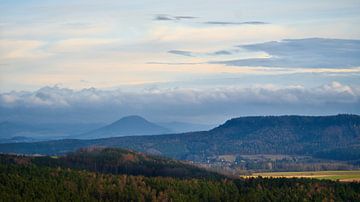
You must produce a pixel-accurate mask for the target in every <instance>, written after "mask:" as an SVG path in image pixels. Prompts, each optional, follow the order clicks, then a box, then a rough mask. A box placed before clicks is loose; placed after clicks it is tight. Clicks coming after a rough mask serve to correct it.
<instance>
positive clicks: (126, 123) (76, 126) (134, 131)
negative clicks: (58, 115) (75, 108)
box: [0, 115, 213, 143]
mask: <svg viewBox="0 0 360 202" xmlns="http://www.w3.org/2000/svg"><path fill="white" fill-rule="evenodd" d="M211 128H213V126H212V125H206V124H194V123H184V122H161V123H152V122H150V121H148V120H146V119H145V118H143V117H140V116H136V115H133V116H126V117H123V118H121V119H119V120H117V121H115V122H113V123H111V124H108V125H106V124H103V123H22V122H14V121H4V122H0V143H14V142H33V141H44V140H54V139H65V138H79V139H95V138H107V137H121V136H134V135H135V136H137V135H159V134H168V133H182V132H190V131H203V130H209V129H211Z"/></svg>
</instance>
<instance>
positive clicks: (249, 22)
mask: <svg viewBox="0 0 360 202" xmlns="http://www.w3.org/2000/svg"><path fill="white" fill-rule="evenodd" d="M204 24H208V25H267V24H270V23H268V22H261V21H247V22H227V21H208V22H204Z"/></svg>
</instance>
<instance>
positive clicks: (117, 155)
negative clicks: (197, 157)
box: [1, 147, 223, 179]
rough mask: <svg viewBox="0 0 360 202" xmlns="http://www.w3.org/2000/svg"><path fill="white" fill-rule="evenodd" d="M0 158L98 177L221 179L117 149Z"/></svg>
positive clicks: (164, 159) (192, 167)
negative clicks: (59, 154)
mask: <svg viewBox="0 0 360 202" xmlns="http://www.w3.org/2000/svg"><path fill="white" fill-rule="evenodd" d="M1 158H2V161H3V162H6V163H9V162H10V163H13V162H19V161H22V162H27V163H28V164H29V165H37V166H47V167H55V168H57V167H62V168H72V169H78V170H88V171H93V172H99V173H111V174H127V175H142V176H152V177H156V176H163V177H176V178H209V179H219V178H223V176H220V175H219V174H216V173H213V172H209V171H206V170H204V169H200V168H198V167H195V166H193V165H190V164H186V163H183V162H180V161H177V160H172V159H168V158H164V157H159V156H153V155H146V154H143V153H138V152H134V151H130V150H124V149H119V148H96V147H91V148H84V149H80V150H78V151H76V152H71V153H69V154H66V155H64V156H57V157H56V158H53V157H49V156H40V157H39V156H37V157H34V156H12V155H2V156H1Z"/></svg>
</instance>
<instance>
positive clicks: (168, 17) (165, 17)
mask: <svg viewBox="0 0 360 202" xmlns="http://www.w3.org/2000/svg"><path fill="white" fill-rule="evenodd" d="M195 18H198V17H194V16H185V15H183V16H181V15H179V16H173V15H167V14H158V15H156V16H155V17H154V20H158V21H171V20H191V19H195Z"/></svg>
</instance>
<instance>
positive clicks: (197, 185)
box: [0, 149, 360, 201]
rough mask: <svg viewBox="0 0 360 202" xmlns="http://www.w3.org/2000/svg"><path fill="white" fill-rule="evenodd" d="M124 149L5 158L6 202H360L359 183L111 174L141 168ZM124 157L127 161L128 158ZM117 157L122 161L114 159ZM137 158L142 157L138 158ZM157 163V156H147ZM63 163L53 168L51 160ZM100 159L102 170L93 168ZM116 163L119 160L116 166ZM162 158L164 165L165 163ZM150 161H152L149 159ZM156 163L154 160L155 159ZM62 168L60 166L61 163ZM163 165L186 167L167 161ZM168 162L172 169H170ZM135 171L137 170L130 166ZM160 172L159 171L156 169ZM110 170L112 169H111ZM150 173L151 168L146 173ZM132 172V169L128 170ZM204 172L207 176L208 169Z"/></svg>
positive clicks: (1, 168)
mask: <svg viewBox="0 0 360 202" xmlns="http://www.w3.org/2000/svg"><path fill="white" fill-rule="evenodd" d="M128 154H134V153H132V152H127V151H125V150H117V149H101V150H98V149H97V150H95V151H93V150H91V151H89V150H85V151H84V150H83V151H79V152H78V153H76V154H71V155H69V157H68V159H66V157H61V158H57V157H26V156H14V155H1V156H0V199H1V201H44V200H46V201H99V200H100V201H360V184H359V183H340V182H334V181H327V180H314V179H295V178H294V179H285V178H277V179H264V178H251V179H231V178H228V177H225V176H222V177H221V176H218V177H215V178H214V177H213V176H212V175H210V174H208V175H203V176H201V177H196V175H195V177H194V178H184V177H182V176H178V173H177V172H176V171H175V170H172V171H173V172H168V174H167V175H168V177H155V176H151V177H150V176H147V177H146V176H144V175H142V173H141V171H140V170H138V171H137V172H138V173H137V174H136V175H127V174H108V173H112V172H108V169H104V168H110V167H111V165H114V167H115V165H117V166H118V167H119V166H120V167H121V166H122V165H121V164H126V162H129V161H131V162H133V163H134V164H133V165H134V166H135V165H136V164H139V165H141V164H142V161H134V160H133V159H131V158H129V156H127V155H128ZM124 155H125V157H126V159H124ZM116 156H118V158H114V157H116ZM134 156H135V158H137V154H135V155H134ZM144 158H148V159H152V157H147V156H144ZM49 159H53V162H52V163H55V162H58V163H59V165H57V166H54V164H53V165H51V166H49V162H47V161H46V160H49ZM96 159H99V160H100V159H105V160H104V161H102V162H100V161H96V162H97V163H98V164H97V166H98V167H97V168H100V169H96V171H97V172H94V171H95V170H94V168H93V167H91V166H88V165H91V164H93V163H94V160H96ZM115 159H119V160H118V162H115V161H114V160H115ZM162 160H163V159H161V160H160V161H162ZM146 161H148V160H146ZM150 161H151V160H150ZM60 164H61V165H60ZM161 164H162V166H165V167H166V166H167V167H174V168H176V167H177V166H180V167H181V166H182V165H181V164H179V163H176V161H174V162H171V160H169V161H163V162H162V163H161ZM167 164H168V165H167ZM109 166H110V167H109ZM129 169H135V167H131V168H130V167H129ZM156 169H157V168H156ZM110 170H111V169H110ZM143 171H144V172H145V174H146V169H144V170H143ZM128 172H131V171H128ZM203 172H205V173H206V172H207V171H204V170H203Z"/></svg>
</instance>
